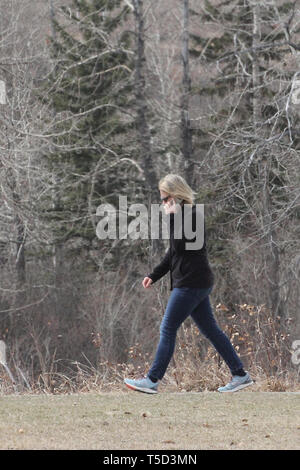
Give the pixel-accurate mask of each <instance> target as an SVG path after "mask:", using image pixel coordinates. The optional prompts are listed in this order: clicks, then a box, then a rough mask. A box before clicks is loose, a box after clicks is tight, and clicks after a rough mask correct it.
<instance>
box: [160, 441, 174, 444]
mask: <svg viewBox="0 0 300 470" xmlns="http://www.w3.org/2000/svg"><path fill="white" fill-rule="evenodd" d="M162 443H163V444H175V441H162Z"/></svg>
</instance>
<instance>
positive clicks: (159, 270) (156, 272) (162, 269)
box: [147, 248, 170, 284]
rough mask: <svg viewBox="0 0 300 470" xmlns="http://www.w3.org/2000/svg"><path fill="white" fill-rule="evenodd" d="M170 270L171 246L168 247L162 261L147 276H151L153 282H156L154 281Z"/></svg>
mask: <svg viewBox="0 0 300 470" xmlns="http://www.w3.org/2000/svg"><path fill="white" fill-rule="evenodd" d="M168 271H170V248H168V250H167V252H166V254H165V255H164V257H163V259H162V260H161V262H160V263H159V264H158V265H157V266H155V268H154V269H153V271H152V272H151V273H150V274H147V277H150V279H152V284H154V282H156V281H158V280H159V279H160V278H161V277H163V276H164V275H165V274H167V272H168Z"/></svg>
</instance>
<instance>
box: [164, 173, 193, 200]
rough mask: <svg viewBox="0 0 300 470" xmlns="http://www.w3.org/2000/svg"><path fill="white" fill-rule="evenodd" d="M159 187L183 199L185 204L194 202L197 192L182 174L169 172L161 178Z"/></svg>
mask: <svg viewBox="0 0 300 470" xmlns="http://www.w3.org/2000/svg"><path fill="white" fill-rule="evenodd" d="M158 188H159V189H160V190H162V191H164V192H165V193H168V194H170V196H172V197H177V198H178V199H183V203H184V204H194V200H195V195H196V194H197V193H196V192H195V191H193V190H192V188H191V187H190V186H189V185H188V184H187V182H186V181H185V179H184V178H182V176H180V175H175V174H173V173H169V174H168V175H166V176H164V177H163V178H161V179H160V181H159V183H158Z"/></svg>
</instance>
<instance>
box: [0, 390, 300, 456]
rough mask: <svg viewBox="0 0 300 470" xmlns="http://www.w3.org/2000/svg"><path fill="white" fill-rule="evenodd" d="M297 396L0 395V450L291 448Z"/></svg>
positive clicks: (297, 442)
mask: <svg viewBox="0 0 300 470" xmlns="http://www.w3.org/2000/svg"><path fill="white" fill-rule="evenodd" d="M299 417H300V394H299V393H290V392H247V391H241V392H238V393H235V394H219V393H217V392H203V393H163V392H162V393H160V394H157V395H146V394H143V393H138V392H131V391H127V390H124V391H123V390H121V391H116V392H111V393H99V394H96V393H87V394H72V395H2V396H0V448H1V449H32V450H37V449H49V450H53V449H78V450H79V449H106V450H108V449H109V450H116V449H122V450H124V449H127V450H130V449H134V450H137V449H140V450H148V449H152V450H154V449H156V450H158V449H160V450H166V449H168V450H182V449H183V450H191V449H193V450H196V449H197V450H199V449H200V450H201V449H203V450H204V449H231V450H232V449H266V450H268V449H299V447H300V420H299Z"/></svg>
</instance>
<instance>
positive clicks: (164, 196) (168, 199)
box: [160, 189, 176, 214]
mask: <svg viewBox="0 0 300 470" xmlns="http://www.w3.org/2000/svg"><path fill="white" fill-rule="evenodd" d="M160 199H161V203H162V205H163V206H164V209H165V213H166V214H170V213H171V212H175V211H176V204H175V202H174V199H173V197H172V196H170V195H169V194H168V193H166V192H165V191H162V190H161V189H160Z"/></svg>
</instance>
